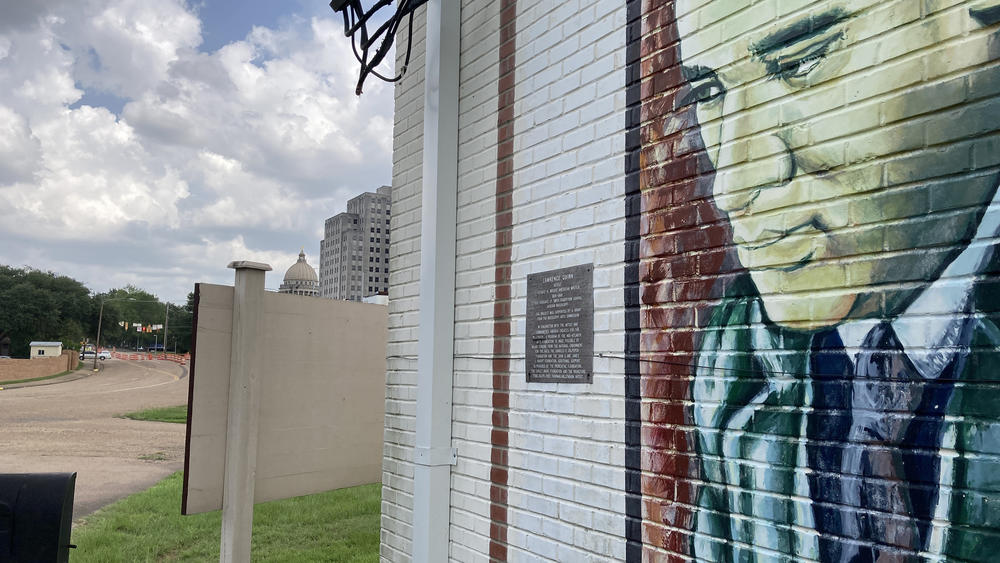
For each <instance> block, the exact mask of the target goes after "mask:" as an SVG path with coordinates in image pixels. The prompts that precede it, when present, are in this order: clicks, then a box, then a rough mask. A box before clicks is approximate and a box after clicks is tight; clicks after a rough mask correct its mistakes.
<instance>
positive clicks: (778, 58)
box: [749, 7, 851, 79]
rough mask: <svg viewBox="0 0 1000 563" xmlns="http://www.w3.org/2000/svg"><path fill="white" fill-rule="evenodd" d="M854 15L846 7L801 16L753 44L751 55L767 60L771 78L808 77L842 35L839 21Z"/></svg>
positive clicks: (762, 60)
mask: <svg viewBox="0 0 1000 563" xmlns="http://www.w3.org/2000/svg"><path fill="white" fill-rule="evenodd" d="M850 18H851V14H849V13H848V12H847V11H846V10H844V9H843V8H839V7H837V8H832V9H830V10H827V11H825V12H823V13H821V14H818V15H814V16H806V17H803V18H801V19H798V20H796V21H794V22H792V23H790V24H788V25H786V26H784V27H782V28H781V29H779V30H777V31H774V32H772V33H770V34H768V35H767V36H766V37H764V38H763V39H760V40H758V41H755V42H754V43H751V44H750V47H749V50H750V55H751V56H753V57H754V58H756V59H758V60H760V61H761V62H763V63H764V65H765V68H766V69H767V74H768V78H772V79H773V78H778V79H787V78H795V77H801V76H805V75H806V74H808V73H809V71H811V70H812V69H813V68H814V67H815V66H816V65H817V64H819V62H820V61H821V60H822V59H823V57H825V56H826V53H827V51H828V50H829V48H830V45H831V44H833V42H834V41H836V40H838V39H840V38H842V37H843V36H844V32H843V31H842V30H841V29H840V24H841V23H843V22H845V21H846V20H848V19H850Z"/></svg>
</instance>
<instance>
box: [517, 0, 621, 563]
mask: <svg viewBox="0 0 1000 563" xmlns="http://www.w3.org/2000/svg"><path fill="white" fill-rule="evenodd" d="M516 27H517V34H516V43H517V50H516V60H517V63H516V66H515V75H516V84H515V102H514V139H513V159H514V166H513V170H514V191H513V206H514V207H513V232H512V234H513V236H512V238H513V248H512V267H511V286H512V292H513V299H512V303H511V315H512V330H511V332H512V340H511V351H512V354H513V355H514V356H516V357H520V356H521V355H523V354H524V350H525V342H524V337H525V314H526V302H525V295H526V290H527V276H528V274H531V273H536V272H543V271H547V270H552V269H556V268H563V267H567V266H572V265H578V264H589V263H593V264H594V280H593V281H594V353H595V356H597V357H595V358H594V381H593V383H592V384H589V385H570V384H557V383H530V384H529V383H526V380H525V376H524V373H525V366H524V362H523V361H520V360H517V361H514V362H512V366H511V367H512V375H511V378H510V405H511V407H510V416H509V424H510V436H509V441H510V451H509V458H510V470H509V471H510V480H509V505H510V510H509V514H508V519H509V530H508V542H509V546H510V547H509V553H508V555H509V560H511V561H534V560H551V561H607V560H609V559H612V560H622V559H624V557H625V542H624V536H623V531H624V528H625V521H624V506H625V500H624V496H625V495H624V485H625V474H624V455H625V450H624V442H623V440H624V435H625V430H624V379H623V377H622V373H623V360H622V359H621V358H622V343H623V341H624V307H623V291H622V283H623V280H624V243H623V241H624V229H625V222H624V213H623V210H624V193H625V182H624V175H623V161H624V148H625V145H624V141H625V138H624V135H623V132H624V128H625V117H624V110H625V90H624V86H625V5H624V3H622V2H619V1H598V2H590V3H577V2H542V1H526V0H519V1H518V3H517V21H516Z"/></svg>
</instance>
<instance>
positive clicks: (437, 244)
mask: <svg viewBox="0 0 1000 563" xmlns="http://www.w3.org/2000/svg"><path fill="white" fill-rule="evenodd" d="M461 9H462V5H461V0H429V1H428V2H427V12H426V14H427V24H426V30H427V37H426V40H425V43H424V45H425V48H426V50H425V53H426V56H425V61H426V62H425V67H426V68H425V70H426V75H425V78H424V137H423V139H424V160H423V171H422V172H423V188H422V189H423V191H422V200H421V206H422V207H421V218H420V324H419V330H420V333H419V335H418V337H417V339H418V340H417V354H418V356H417V415H416V416H417V421H416V441H415V447H414V452H413V463H414V467H413V561H415V562H417V563H441V562H442V561H447V560H448V533H449V525H450V518H449V508H450V500H451V465H453V464H454V463H455V452H454V451H453V450H452V448H451V422H452V418H451V415H452V410H451V409H452V407H451V397H452V373H453V364H454V357H453V353H454V340H455V339H454V334H455V244H456V243H455V231H456V228H455V223H456V220H457V204H458V70H459V49H460V38H461V23H462V19H461Z"/></svg>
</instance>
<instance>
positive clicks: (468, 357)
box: [386, 352, 1000, 383]
mask: <svg viewBox="0 0 1000 563" xmlns="http://www.w3.org/2000/svg"><path fill="white" fill-rule="evenodd" d="M997 353H998V354H1000V352H997ZM454 357H455V358H460V359H465V360H489V361H493V360H498V359H499V360H526V359H527V357H526V356H523V355H520V356H514V355H499V354H498V355H495V356H479V355H475V354H455V355H454ZM594 357H595V358H607V359H612V360H638V361H640V362H644V363H647V364H657V365H668V366H675V367H683V368H688V369H690V370H692V375H693V374H694V370H699V371H708V372H729V373H735V374H749V375H753V376H756V377H759V376H761V375H768V376H785V377H788V378H795V379H806V378H809V379H812V378H813V377H815V375H817V374H811V373H806V372H792V371H777V370H767V369H760V370H756V369H744V368H727V367H717V366H706V365H699V364H689V363H683V362H670V361H666V360H654V359H650V358H643V357H642V356H638V357H634V356H625V355H622V356H619V355H616V354H605V353H603V352H599V353H596V354H594ZM386 359H401V360H416V359H417V356H402V355H392V356H386ZM825 377H830V376H825ZM844 379H847V378H846V377H845V378H844ZM831 381H836V380H831ZM869 381H870V382H871V383H875V382H886V383H891V382H904V383H905V382H909V383H937V382H949V383H950V382H953V381H956V380H954V379H944V380H939V379H910V378H905V377H885V378H879V379H877V380H875V379H872V380H869ZM960 381H964V382H968V383H1000V378H975V379H966V380H960Z"/></svg>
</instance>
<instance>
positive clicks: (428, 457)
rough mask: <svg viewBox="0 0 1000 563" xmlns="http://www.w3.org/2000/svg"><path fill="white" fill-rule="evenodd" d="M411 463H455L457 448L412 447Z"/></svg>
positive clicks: (427, 464)
mask: <svg viewBox="0 0 1000 563" xmlns="http://www.w3.org/2000/svg"><path fill="white" fill-rule="evenodd" d="M413 463H415V464H417V465H426V466H434V465H456V464H457V463H458V448H421V447H416V448H413Z"/></svg>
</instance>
